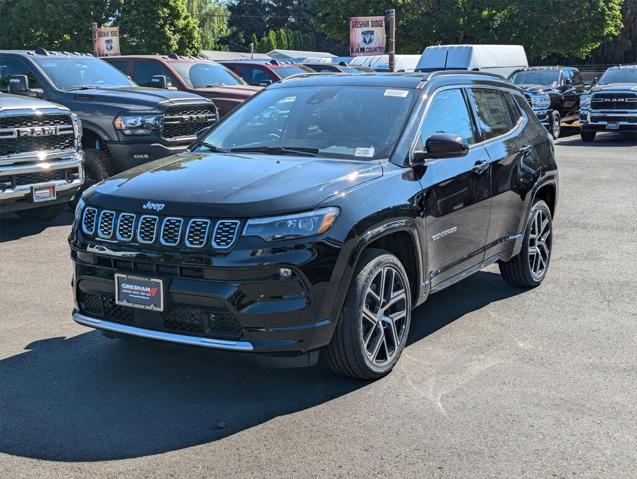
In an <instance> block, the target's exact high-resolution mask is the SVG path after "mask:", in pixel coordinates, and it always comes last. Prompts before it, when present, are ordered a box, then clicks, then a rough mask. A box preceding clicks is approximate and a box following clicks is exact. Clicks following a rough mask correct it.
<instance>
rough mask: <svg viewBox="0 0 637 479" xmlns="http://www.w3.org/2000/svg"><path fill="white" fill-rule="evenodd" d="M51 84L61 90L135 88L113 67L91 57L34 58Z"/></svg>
mask: <svg viewBox="0 0 637 479" xmlns="http://www.w3.org/2000/svg"><path fill="white" fill-rule="evenodd" d="M33 60H34V61H35V62H37V64H38V65H39V66H40V68H42V70H44V72H45V73H46V75H47V76H48V77H49V78H50V79H51V81H52V82H53V84H54V85H55V86H56V87H58V88H59V89H61V90H69V89H74V88H81V87H99V88H123V87H130V86H136V85H135V83H133V82H132V81H131V80H129V79H128V78H127V77H126V75H124V74H123V73H122V72H121V71H119V70H118V69H117V68H115V67H114V66H112V65H110V64H108V63H106V62H105V61H102V60H100V59H99V58H91V57H74V56H70V57H62V58H60V57H58V58H56V57H35V58H34V59H33Z"/></svg>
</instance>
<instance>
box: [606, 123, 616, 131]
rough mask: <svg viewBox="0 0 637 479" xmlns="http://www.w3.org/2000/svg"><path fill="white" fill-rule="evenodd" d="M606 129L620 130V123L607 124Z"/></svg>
mask: <svg viewBox="0 0 637 479" xmlns="http://www.w3.org/2000/svg"><path fill="white" fill-rule="evenodd" d="M606 129H607V130H619V123H607V124H606Z"/></svg>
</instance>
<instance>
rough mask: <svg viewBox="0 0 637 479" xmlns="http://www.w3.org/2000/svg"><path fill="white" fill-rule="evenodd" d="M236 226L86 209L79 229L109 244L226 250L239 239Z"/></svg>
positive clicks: (237, 226) (227, 223)
mask: <svg viewBox="0 0 637 479" xmlns="http://www.w3.org/2000/svg"><path fill="white" fill-rule="evenodd" d="M240 225H241V223H240V221H238V220H225V219H223V220H217V221H214V220H210V219H206V218H191V219H188V218H183V217H175V216H155V215H136V214H134V213H129V212H115V211H111V210H98V209H97V208H94V207H92V206H88V207H86V208H85V209H84V212H83V213H82V224H81V229H82V231H83V232H84V234H86V235H87V236H95V237H97V238H98V239H108V240H111V241H113V240H117V241H121V242H136V243H142V244H154V245H156V246H159V245H163V246H174V247H179V246H182V247H185V248H204V247H211V248H213V249H217V250H228V249H230V248H231V247H232V246H233V245H234V243H235V242H236V240H237V237H238V236H239V231H240Z"/></svg>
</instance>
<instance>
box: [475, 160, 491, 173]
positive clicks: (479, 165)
mask: <svg viewBox="0 0 637 479" xmlns="http://www.w3.org/2000/svg"><path fill="white" fill-rule="evenodd" d="M488 169H489V162H488V161H485V160H478V161H476V162H475V164H474V165H473V168H471V171H473V172H474V173H475V174H476V175H481V174H482V173H484V172H485V171H487V170H488Z"/></svg>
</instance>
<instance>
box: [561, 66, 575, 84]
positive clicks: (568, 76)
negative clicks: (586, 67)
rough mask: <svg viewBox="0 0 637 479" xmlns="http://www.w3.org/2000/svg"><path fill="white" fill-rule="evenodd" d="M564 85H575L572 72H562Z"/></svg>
mask: <svg viewBox="0 0 637 479" xmlns="http://www.w3.org/2000/svg"><path fill="white" fill-rule="evenodd" d="M562 84H563V85H572V84H573V73H572V72H571V71H570V70H564V71H563V72H562Z"/></svg>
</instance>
